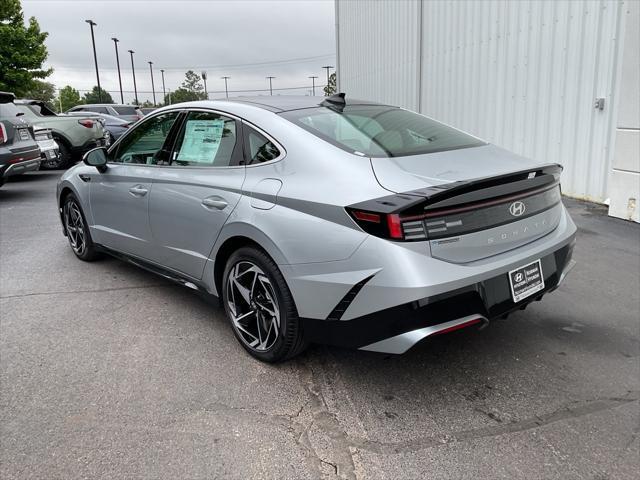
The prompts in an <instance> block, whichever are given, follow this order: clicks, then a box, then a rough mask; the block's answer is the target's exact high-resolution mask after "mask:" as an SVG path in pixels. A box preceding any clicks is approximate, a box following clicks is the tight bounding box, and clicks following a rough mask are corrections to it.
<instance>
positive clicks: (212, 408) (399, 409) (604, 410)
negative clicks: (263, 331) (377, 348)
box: [0, 172, 640, 480]
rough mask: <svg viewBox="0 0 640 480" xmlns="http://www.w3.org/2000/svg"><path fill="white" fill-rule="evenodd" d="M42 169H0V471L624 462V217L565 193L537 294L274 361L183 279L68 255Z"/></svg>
mask: <svg viewBox="0 0 640 480" xmlns="http://www.w3.org/2000/svg"><path fill="white" fill-rule="evenodd" d="M58 176H59V172H35V173H32V174H28V175H25V176H22V177H20V178H17V179H14V180H12V181H10V182H9V183H7V184H6V185H4V186H3V187H2V188H0V382H1V384H0V478H2V479H27V478H38V479H57V478H60V479H76V478H91V479H97V478H110V479H116V478H145V479H152V478H170V479H192V478H194V479H195V478H238V479H250V478H274V479H289V478H290V479H306V478H345V479H354V478H358V479H376V480H377V479H394V480H395V479H413V478H425V479H431V478H433V479H465V478H468V479H483V478H488V479H494V478H505V479H563V480H567V479H597V480H605V479H627V478H628V479H631V478H638V476H637V475H638V471H640V453H639V452H640V440H639V431H640V414H639V408H638V402H639V398H640V363H639V359H640V300H639V292H640V225H637V224H632V223H629V222H625V221H621V220H616V219H612V218H609V217H607V216H606V210H605V209H604V208H602V207H600V206H595V205H592V204H587V203H580V202H576V201H572V200H567V201H566V204H567V205H568V207H569V210H570V212H571V215H572V217H573V219H574V220H575V222H576V223H577V225H578V227H579V232H578V243H577V246H576V249H575V254H574V258H575V260H577V262H578V263H577V266H576V267H575V269H574V270H573V271H572V272H571V274H570V275H569V276H568V277H567V279H566V281H565V283H564V284H563V285H562V286H561V287H560V288H559V289H558V290H557V291H556V292H554V293H552V294H550V295H548V296H546V297H545V298H544V300H543V301H542V302H538V303H534V304H533V305H531V306H530V307H529V308H527V309H526V310H525V311H519V312H517V313H515V314H514V315H512V316H510V317H509V318H508V319H506V320H502V321H497V322H494V323H492V324H491V325H490V326H489V327H488V328H486V329H484V330H481V331H476V330H471V329H467V330H462V331H459V332H455V333H451V334H449V335H442V336H437V337H434V338H433V339H428V340H427V341H425V342H423V343H421V344H419V345H418V346H417V347H415V348H414V349H412V350H411V351H410V352H409V353H407V354H405V355H403V356H388V355H381V354H374V353H367V352H361V351H353V350H344V349H338V348H329V347H323V346H312V347H311V348H309V349H308V350H307V351H306V352H305V353H304V354H303V355H302V356H300V357H299V358H296V359H294V360H292V361H290V362H288V363H285V364H280V365H276V366H270V365H265V364H262V363H259V362H257V361H256V360H253V359H252V358H251V357H250V356H248V355H247V354H246V353H245V352H244V350H243V349H242V348H241V347H240V345H239V344H238V343H237V341H236V340H235V338H234V337H233V334H232V332H231V328H230V326H229V325H228V324H227V322H226V320H225V318H224V315H223V312H222V311H221V310H220V309H219V308H218V307H216V306H214V305H211V304H210V303H208V302H206V301H205V300H203V299H202V298H200V297H199V296H197V295H195V294H194V293H193V292H192V291H190V290H188V289H186V288H183V287H181V286H177V285H174V284H170V283H168V282H167V281H165V280H163V279H162V278H160V277H157V276H154V275H152V274H150V273H147V272H145V271H143V270H140V269H137V268H136V267H133V266H130V265H127V264H125V263H123V262H121V261H118V260H115V259H110V258H107V259H104V260H101V261H98V262H95V263H84V262H81V261H79V260H77V259H76V258H75V257H74V255H73V253H72V252H71V250H70V248H69V247H68V244H67V240H66V238H65V237H63V236H62V233H61V226H60V223H59V220H58V215H57V211H56V205H55V198H54V196H55V184H56V181H57V177H58Z"/></svg>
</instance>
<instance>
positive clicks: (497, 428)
mask: <svg viewBox="0 0 640 480" xmlns="http://www.w3.org/2000/svg"><path fill="white" fill-rule="evenodd" d="M637 401H638V392H629V393H628V394H627V395H624V396H622V397H610V398H604V399H597V400H591V401H587V402H582V403H581V404H580V405H578V406H575V407H570V406H565V407H562V408H560V409H558V410H555V411H553V412H550V413H547V414H543V415H536V416H533V417H531V418H527V419H523V420H521V421H517V422H512V423H500V424H497V425H491V426H487V427H482V428H477V429H473V430H463V431H459V432H453V433H451V434H446V435H441V436H432V437H422V438H419V439H415V440H410V441H406V442H398V443H385V442H378V441H374V440H368V439H363V438H354V437H350V438H349V439H348V441H349V443H350V444H351V446H353V447H355V448H361V449H363V450H368V451H370V452H372V453H378V454H397V453H408V452H416V451H419V450H424V449H427V448H432V447H437V446H440V445H446V444H449V443H454V442H466V441H470V440H476V439H480V438H487V437H495V436H498V435H504V434H509V433H516V432H523V431H526V430H532V429H535V428H540V427H543V426H546V425H550V424H552V423H556V422H560V421H562V420H567V419H575V418H580V417H582V416H585V415H590V414H593V413H597V412H600V411H604V410H609V409H612V408H616V407H619V406H621V405H626V404H628V403H631V402H637Z"/></svg>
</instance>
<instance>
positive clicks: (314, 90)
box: [309, 75, 318, 97]
mask: <svg viewBox="0 0 640 480" xmlns="http://www.w3.org/2000/svg"><path fill="white" fill-rule="evenodd" d="M309 78H310V79H311V82H312V84H313V87H312V88H313V96H314V97H315V96H316V78H318V77H316V76H315V75H311V76H310V77H309Z"/></svg>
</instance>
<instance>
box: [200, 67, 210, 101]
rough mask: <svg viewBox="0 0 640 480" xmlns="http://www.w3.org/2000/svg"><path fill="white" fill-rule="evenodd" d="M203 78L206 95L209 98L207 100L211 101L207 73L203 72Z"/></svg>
mask: <svg viewBox="0 0 640 480" xmlns="http://www.w3.org/2000/svg"><path fill="white" fill-rule="evenodd" d="M201 76H202V80H203V81H204V94H205V95H206V96H207V100H209V91H208V90H207V72H205V71H203V72H202V73H201Z"/></svg>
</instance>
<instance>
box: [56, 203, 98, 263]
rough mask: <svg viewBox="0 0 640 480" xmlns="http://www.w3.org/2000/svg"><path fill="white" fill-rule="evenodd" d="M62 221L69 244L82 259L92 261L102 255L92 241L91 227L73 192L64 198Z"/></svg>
mask: <svg viewBox="0 0 640 480" xmlns="http://www.w3.org/2000/svg"><path fill="white" fill-rule="evenodd" d="M62 221H63V222H64V229H65V231H66V232H67V238H68V239H69V245H70V246H71V249H72V250H73V253H75V254H76V257H78V258H79V259H80V260H84V261H85V262H90V261H92V260H95V259H96V258H98V257H99V256H100V254H99V253H98V252H97V251H96V248H95V246H94V244H93V241H91V234H90V233H89V227H88V226H87V222H86V220H85V218H84V214H83V213H82V208H81V207H80V202H78V199H77V198H76V196H75V195H74V194H72V193H70V194H69V195H67V197H66V198H65V199H64V205H63V207H62Z"/></svg>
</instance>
